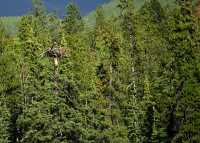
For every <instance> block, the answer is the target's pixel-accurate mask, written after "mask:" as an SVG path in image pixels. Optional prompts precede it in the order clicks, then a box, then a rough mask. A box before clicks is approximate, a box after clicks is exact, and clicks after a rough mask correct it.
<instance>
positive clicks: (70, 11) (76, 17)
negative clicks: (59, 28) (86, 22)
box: [63, 2, 83, 34]
mask: <svg viewBox="0 0 200 143" xmlns="http://www.w3.org/2000/svg"><path fill="white" fill-rule="evenodd" d="M66 9H67V13H66V15H65V17H64V20H63V24H64V30H65V32H66V33H67V34H73V33H77V32H80V31H82V30H83V21H82V17H81V14H80V11H79V8H78V7H77V5H76V4H75V3H74V2H71V3H69V4H68V5H67V7H66Z"/></svg>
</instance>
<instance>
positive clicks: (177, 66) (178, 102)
mask: <svg viewBox="0 0 200 143" xmlns="http://www.w3.org/2000/svg"><path fill="white" fill-rule="evenodd" d="M178 4H179V5H178V8H177V9H176V10H174V11H175V12H174V13H173V16H172V19H171V20H170V22H169V25H170V26H169V27H170V35H169V44H170V47H169V48H168V53H169V54H170V55H171V57H172V58H170V59H169V60H168V62H169V63H168V65H167V66H166V74H167V75H166V76H167V77H168V86H166V87H165V90H167V91H168V98H169V100H168V103H167V104H168V107H170V108H169V111H168V112H167V113H166V114H167V116H168V117H169V118H168V121H167V122H168V124H167V125H168V126H167V133H168V134H167V135H168V139H169V141H170V142H198V140H199V139H198V137H197V136H198V134H199V131H198V130H199V129H198V128H199V127H198V126H195V125H194V122H195V120H196V119H195V118H196V117H197V118H198V112H199V111H198V106H199V105H198V104H196V105H195V106H193V105H192V104H191V103H192V102H194V101H197V102H198V100H199V99H198V92H197V90H198V82H197V81H196V77H195V76H194V73H196V72H197V71H196V67H197V65H196V62H195V61H196V59H198V58H197V57H196V54H195V52H194V51H196V49H198V44H197V43H198V42H197V41H196V36H195V35H196V32H197V30H196V29H197V28H196V26H197V25H196V22H195V19H194V17H193V16H192V3H191V1H178ZM172 24H174V25H173V26H172ZM189 110H190V111H189ZM193 113H194V114H195V115H194V114H193ZM190 121H192V123H190ZM194 126H195V127H194Z"/></svg>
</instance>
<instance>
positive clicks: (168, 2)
mask: <svg viewBox="0 0 200 143" xmlns="http://www.w3.org/2000/svg"><path fill="white" fill-rule="evenodd" d="M108 1H109V0H106V1H105V2H107V3H105V4H103V5H102V7H103V9H104V13H105V16H106V17H110V16H114V17H115V16H118V15H119V9H118V8H117V5H118V4H119V1H118V0H111V1H110V2H108ZM134 1H135V8H136V10H138V9H139V8H140V7H141V6H142V5H143V4H144V2H145V0H134ZM159 2H160V3H161V4H162V6H163V7H165V6H173V5H174V2H175V0H159ZM196 2H197V0H193V3H194V5H195V4H196ZM47 5H48V7H51V8H50V9H51V10H52V6H50V5H51V4H49V3H47ZM61 13H64V10H62V12H61ZM95 17H96V12H95V10H93V11H92V12H90V13H89V14H87V15H86V16H84V21H85V24H86V26H88V27H89V26H93V25H94V24H95ZM0 19H1V20H2V21H3V23H4V24H5V25H6V28H7V30H8V31H9V33H11V34H14V33H15V32H16V31H17V29H16V26H17V23H18V20H19V19H20V17H19V16H16V17H15V16H12V17H10V16H8V17H6V16H5V17H0Z"/></svg>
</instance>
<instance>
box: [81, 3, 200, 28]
mask: <svg viewBox="0 0 200 143" xmlns="http://www.w3.org/2000/svg"><path fill="white" fill-rule="evenodd" d="M145 1H146V0H134V2H135V9H136V10H138V9H139V8H141V6H142V5H143V4H144V2H145ZM158 1H159V2H160V3H161V5H162V6H163V7H164V6H167V5H168V6H173V5H174V4H175V1H176V0H158ZM197 1H198V0H193V4H194V5H195V4H196V2H197ZM118 4H119V0H112V1H111V2H109V3H107V4H104V5H102V6H103V9H104V12H105V15H106V16H118V15H119V9H118V8H117V5H118ZM95 15H96V13H95V11H92V12H91V13H90V14H88V16H85V17H84V20H85V23H86V25H88V26H91V25H94V24H95Z"/></svg>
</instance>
